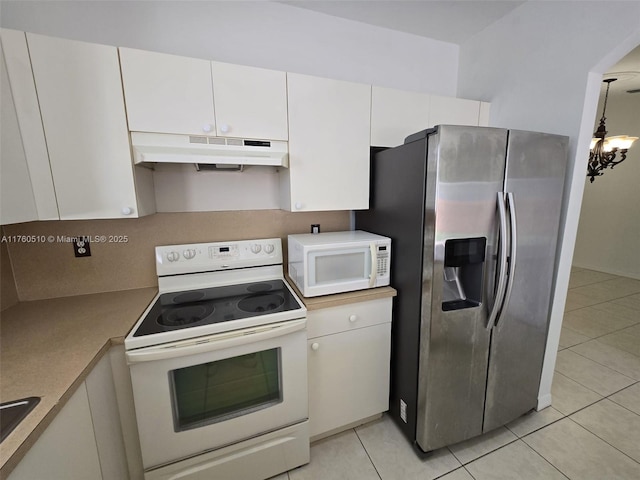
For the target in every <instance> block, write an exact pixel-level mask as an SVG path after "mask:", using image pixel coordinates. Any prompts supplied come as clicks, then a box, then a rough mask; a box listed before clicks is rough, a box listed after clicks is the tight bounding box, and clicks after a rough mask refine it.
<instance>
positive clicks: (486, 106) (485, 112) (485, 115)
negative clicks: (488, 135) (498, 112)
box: [478, 102, 491, 127]
mask: <svg viewBox="0 0 640 480" xmlns="http://www.w3.org/2000/svg"><path fill="white" fill-rule="evenodd" d="M490 112H491V104H490V103H488V102H480V116H479V119H478V126H480V127H488V126H489V113H490Z"/></svg>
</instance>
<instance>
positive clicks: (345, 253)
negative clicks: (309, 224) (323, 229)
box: [288, 230, 391, 297]
mask: <svg viewBox="0 0 640 480" xmlns="http://www.w3.org/2000/svg"><path fill="white" fill-rule="evenodd" d="M288 245H289V277H290V278H291V280H293V282H294V283H295V284H296V286H297V287H298V290H300V292H301V293H302V295H304V296H305V297H316V296H318V295H329V294H332V293H340V292H350V291H353V290H364V289H367V288H375V287H382V286H385V285H389V272H390V262H391V239H390V238H387V237H383V236H381V235H376V234H374V233H369V232H363V231H361V230H356V231H349V232H328V233H307V234H299V235H289V242H288Z"/></svg>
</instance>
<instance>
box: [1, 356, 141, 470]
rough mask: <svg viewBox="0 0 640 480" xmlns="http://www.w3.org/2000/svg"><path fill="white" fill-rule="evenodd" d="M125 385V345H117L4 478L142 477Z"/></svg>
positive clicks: (126, 377)
mask: <svg viewBox="0 0 640 480" xmlns="http://www.w3.org/2000/svg"><path fill="white" fill-rule="evenodd" d="M124 369H126V371H125V370H124ZM125 374H126V375H125ZM127 384H128V389H129V390H130V388H131V386H130V385H131V383H130V380H129V377H128V367H127V366H126V363H124V347H123V346H121V345H119V346H116V347H114V348H112V349H111V351H110V352H109V353H108V354H107V355H104V356H103V357H102V359H101V360H100V361H99V362H98V364H97V365H96V366H95V367H94V368H93V370H92V371H91V373H90V374H89V375H88V376H87V378H86V380H85V381H84V382H82V384H81V385H80V386H79V387H78V389H77V390H76V392H75V393H74V394H73V395H72V396H71V398H70V399H69V401H68V402H67V403H66V404H65V405H64V407H62V409H61V410H60V412H58V414H57V415H56V417H55V418H54V419H53V421H52V422H51V424H50V425H49V426H48V427H47V429H46V430H45V431H44V432H43V433H42V435H41V436H40V437H39V438H38V440H37V441H36V442H35V444H34V445H33V446H32V447H31V448H30V449H29V451H28V452H27V454H26V455H25V456H24V458H23V459H22V460H21V461H20V463H19V464H18V465H17V466H16V468H15V469H14V470H13V471H12V472H11V474H10V475H9V477H8V480H36V479H38V480H39V479H45V478H46V479H47V480H69V479H82V480H93V479H96V480H127V479H131V480H137V479H141V478H142V476H143V473H142V461H141V457H140V453H139V447H138V444H137V443H138V440H137V429H136V428H135V414H133V415H134V416H133V422H132V423H133V425H131V413H130V412H129V411H131V412H132V411H133V397H132V396H131V397H129V396H128V391H127ZM123 405H124V407H123ZM129 405H130V407H127V406H129ZM121 411H124V418H122V419H121V413H120V412H121ZM131 429H133V430H131Z"/></svg>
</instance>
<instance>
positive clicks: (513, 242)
mask: <svg viewBox="0 0 640 480" xmlns="http://www.w3.org/2000/svg"><path fill="white" fill-rule="evenodd" d="M507 206H508V207H509V220H510V228H511V232H510V235H509V243H510V246H509V251H510V253H509V261H508V263H509V277H508V280H507V290H506V292H505V294H504V300H502V308H501V310H502V309H504V306H505V305H508V304H509V298H511V291H512V290H513V275H514V273H515V271H516V246H517V244H518V240H517V239H518V233H517V230H516V203H515V201H514V199H513V192H508V193H507ZM495 324H496V325H497V324H498V322H497V320H496V323H495Z"/></svg>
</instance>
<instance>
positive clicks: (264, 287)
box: [247, 283, 273, 293]
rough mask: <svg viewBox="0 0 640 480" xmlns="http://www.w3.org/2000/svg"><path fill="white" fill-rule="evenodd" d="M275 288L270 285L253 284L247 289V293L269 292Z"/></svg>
mask: <svg viewBox="0 0 640 480" xmlns="http://www.w3.org/2000/svg"><path fill="white" fill-rule="evenodd" d="M272 288H273V285H271V284H270V283H252V284H251V285H249V286H248V287H247V291H249V292H251V293H260V292H267V291H269V290H271V289H272Z"/></svg>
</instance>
